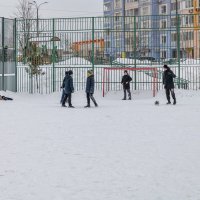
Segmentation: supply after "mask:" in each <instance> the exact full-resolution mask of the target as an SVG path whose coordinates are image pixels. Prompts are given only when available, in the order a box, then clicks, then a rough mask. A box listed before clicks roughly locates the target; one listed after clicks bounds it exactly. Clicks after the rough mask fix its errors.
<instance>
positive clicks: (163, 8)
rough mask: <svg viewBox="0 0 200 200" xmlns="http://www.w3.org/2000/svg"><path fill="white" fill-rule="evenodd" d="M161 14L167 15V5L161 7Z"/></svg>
mask: <svg viewBox="0 0 200 200" xmlns="http://www.w3.org/2000/svg"><path fill="white" fill-rule="evenodd" d="M160 13H161V14H166V13H167V6H166V5H163V6H161V7H160Z"/></svg>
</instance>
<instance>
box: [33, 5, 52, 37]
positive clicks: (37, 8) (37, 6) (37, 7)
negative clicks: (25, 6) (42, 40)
mask: <svg viewBox="0 0 200 200" xmlns="http://www.w3.org/2000/svg"><path fill="white" fill-rule="evenodd" d="M47 3H48V2H47V1H45V2H43V3H40V4H38V3H37V2H36V1H33V2H32V3H29V4H31V5H34V6H35V8H36V10H37V37H38V36H39V8H40V6H41V5H44V4H47Z"/></svg>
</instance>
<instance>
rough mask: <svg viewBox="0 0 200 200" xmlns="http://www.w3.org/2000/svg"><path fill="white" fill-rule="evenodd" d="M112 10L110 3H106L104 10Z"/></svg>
mask: <svg viewBox="0 0 200 200" xmlns="http://www.w3.org/2000/svg"><path fill="white" fill-rule="evenodd" d="M111 10H112V7H111V4H110V3H106V4H104V11H111Z"/></svg>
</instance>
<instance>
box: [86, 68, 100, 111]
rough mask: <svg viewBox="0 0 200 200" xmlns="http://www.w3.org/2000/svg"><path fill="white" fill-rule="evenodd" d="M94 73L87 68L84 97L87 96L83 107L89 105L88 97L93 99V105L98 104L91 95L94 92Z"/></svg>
mask: <svg viewBox="0 0 200 200" xmlns="http://www.w3.org/2000/svg"><path fill="white" fill-rule="evenodd" d="M94 84H95V81H94V74H93V71H92V70H88V71H87V81H86V90H85V92H86V97H87V105H86V106H85V108H89V107H90V99H91V100H92V101H93V103H94V105H95V107H98V104H97V102H96V100H95V98H94V96H93V94H94Z"/></svg>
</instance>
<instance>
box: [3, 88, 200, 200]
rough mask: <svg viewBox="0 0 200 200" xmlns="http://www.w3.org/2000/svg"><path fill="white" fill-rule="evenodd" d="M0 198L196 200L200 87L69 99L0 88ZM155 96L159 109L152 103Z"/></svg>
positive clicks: (199, 161)
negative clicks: (66, 104)
mask: <svg viewBox="0 0 200 200" xmlns="http://www.w3.org/2000/svg"><path fill="white" fill-rule="evenodd" d="M0 94H5V95H7V96H11V97H14V99H15V100H14V101H13V102H3V101H0V157H1V162H0V163H1V164H0V200H200V92H199V91H198V92H196V91H182V90H179V91H176V95H177V102H178V104H177V105H176V106H173V105H169V106H167V105H165V103H166V100H165V96H164V92H163V91H161V92H160V93H159V95H158V97H156V98H155V99H154V98H151V97H150V94H139V93H135V94H134V95H133V98H134V100H132V101H121V100H120V99H121V97H122V95H121V94H120V93H116V94H115V93H112V94H109V95H107V96H106V98H102V97H101V94H100V93H99V94H96V95H95V97H96V99H97V102H98V103H99V105H100V106H99V107H98V108H91V109H85V108H83V106H84V105H85V104H86V100H85V96H84V95H85V94H84V93H83V92H78V93H76V94H74V96H73V105H74V106H75V107H76V108H75V109H69V108H61V107H60V104H59V98H60V94H59V93H55V94H52V95H44V96H42V95H29V94H14V93H9V92H7V93H3V92H1V93H0ZM155 100H159V101H160V106H155V105H154V101H155Z"/></svg>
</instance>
